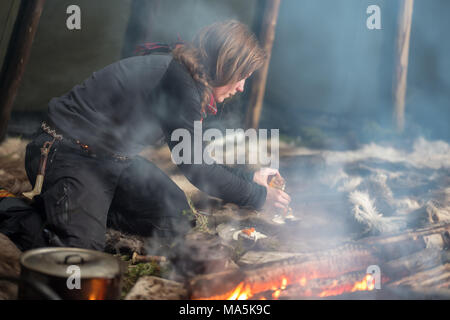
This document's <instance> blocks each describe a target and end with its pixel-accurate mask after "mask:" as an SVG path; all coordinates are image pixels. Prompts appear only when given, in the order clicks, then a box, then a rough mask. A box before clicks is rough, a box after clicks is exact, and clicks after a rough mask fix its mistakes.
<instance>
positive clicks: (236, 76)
mask: <svg viewBox="0 0 450 320" xmlns="http://www.w3.org/2000/svg"><path fill="white" fill-rule="evenodd" d="M172 54H173V57H174V58H175V59H176V60H177V61H179V62H181V63H183V64H184V65H185V66H186V67H187V69H188V70H189V73H190V74H191V75H192V77H193V78H194V80H195V81H197V82H198V83H200V84H201V86H202V87H203V93H202V111H203V112H204V111H205V109H206V105H207V104H208V103H209V100H210V95H211V94H212V88H213V87H221V86H225V85H228V84H231V83H235V82H238V81H240V80H242V79H244V78H246V77H247V76H249V75H250V74H251V73H252V72H254V71H255V70H257V69H259V68H260V67H262V65H263V64H264V62H265V60H266V54H265V52H264V50H263V49H262V48H261V47H260V45H259V43H258V40H257V39H256V36H255V35H254V34H253V32H251V31H250V30H249V28H248V27H247V26H246V25H244V24H242V23H240V22H238V21H235V20H228V21H223V22H217V23H214V24H212V25H209V26H207V27H205V28H203V29H202V30H200V32H199V33H198V34H197V35H196V36H195V38H194V40H193V41H192V43H186V44H184V45H182V46H178V47H177V48H175V49H174V50H173V51H172Z"/></svg>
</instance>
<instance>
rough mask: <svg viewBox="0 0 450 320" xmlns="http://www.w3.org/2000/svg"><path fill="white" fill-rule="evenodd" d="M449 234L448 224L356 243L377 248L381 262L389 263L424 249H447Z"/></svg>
mask: <svg viewBox="0 0 450 320" xmlns="http://www.w3.org/2000/svg"><path fill="white" fill-rule="evenodd" d="M449 232H450V223H442V224H436V225H431V226H429V227H425V228H421V229H416V230H408V231H406V232H402V233H399V234H392V235H383V236H376V237H368V238H364V239H361V240H359V241H358V243H360V244H364V245H367V246H373V247H374V248H377V251H378V252H379V253H380V254H381V258H382V260H384V261H390V260H393V259H397V258H399V257H402V256H406V255H409V254H412V253H414V252H418V251H421V250H423V249H425V248H433V247H434V248H438V249H442V248H445V247H449V246H450V237H449Z"/></svg>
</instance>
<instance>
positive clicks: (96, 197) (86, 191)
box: [25, 133, 194, 250]
mask: <svg viewBox="0 0 450 320" xmlns="http://www.w3.org/2000/svg"><path fill="white" fill-rule="evenodd" d="M49 140H52V137H51V136H49V135H48V134H46V133H41V134H39V135H38V136H37V137H36V138H35V139H34V140H33V141H32V142H31V143H29V144H28V146H27V150H26V157H25V168H26V172H27V175H28V178H29V179H30V182H31V183H32V185H34V183H35V179H36V175H37V171H38V166H39V158H40V148H41V147H42V145H43V144H44V142H45V141H49ZM35 200H36V202H37V203H39V204H40V206H41V207H42V210H43V212H45V213H44V215H43V216H44V225H45V231H47V230H49V231H50V233H51V234H52V235H53V236H55V237H50V239H56V240H57V241H56V240H55V241H53V242H54V243H49V245H59V246H69V247H80V248H88V249H94V250H103V249H104V246H105V233H106V228H107V227H111V228H114V229H117V230H120V231H123V232H127V233H130V234H138V235H142V236H152V235H155V234H157V235H158V236H159V237H162V238H167V239H168V241H170V240H171V239H173V238H175V237H178V236H182V235H184V234H186V233H187V232H188V231H189V230H190V229H191V228H192V226H193V224H194V222H193V221H192V220H191V219H190V218H189V215H188V214H186V211H187V210H189V205H188V202H187V200H186V196H185V194H184V192H183V191H182V190H181V189H180V188H179V187H178V186H177V185H176V184H175V183H174V182H173V181H172V180H171V179H170V178H169V177H168V176H167V175H166V174H165V173H164V172H163V171H161V170H160V169H159V168H158V167H156V166H155V165H154V164H152V163H151V162H149V161H147V160H146V159H144V158H142V157H139V156H138V157H136V158H134V159H130V160H117V159H115V158H113V157H109V156H92V155H91V154H89V153H87V151H85V150H83V149H82V148H81V147H79V146H78V145H76V144H74V143H72V142H71V141H68V140H62V141H56V142H55V143H54V145H53V147H52V149H51V151H50V153H49V157H48V161H47V167H46V173H45V180H44V185H43V190H42V193H41V195H40V196H37V197H35ZM51 241H52V240H50V242H51Z"/></svg>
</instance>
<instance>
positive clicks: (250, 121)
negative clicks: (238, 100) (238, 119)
mask: <svg viewBox="0 0 450 320" xmlns="http://www.w3.org/2000/svg"><path fill="white" fill-rule="evenodd" d="M280 2H281V0H267V1H266V8H265V13H264V18H263V22H262V26H261V33H260V37H259V38H260V42H261V45H262V47H263V49H264V50H265V51H266V53H267V61H266V63H265V64H264V66H263V67H262V68H261V70H259V71H258V72H256V73H255V75H254V78H253V81H252V85H251V86H252V87H251V93H250V102H249V108H248V111H247V117H246V127H247V128H255V129H256V128H258V125H259V118H260V115H261V110H262V105H263V101H264V94H265V91H266V82H267V74H268V72H269V64H270V57H271V55H272V47H273V42H274V40H275V27H276V25H277V19H278V11H279V8H280Z"/></svg>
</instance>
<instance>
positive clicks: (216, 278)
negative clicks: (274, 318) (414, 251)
mask: <svg viewBox="0 0 450 320" xmlns="http://www.w3.org/2000/svg"><path fill="white" fill-rule="evenodd" d="M379 262H380V261H379V258H378V257H377V256H376V254H374V253H373V251H372V250H370V249H368V248H366V247H362V246H356V245H345V246H342V247H339V248H337V249H333V250H327V251H323V252H319V253H314V254H310V255H308V256H302V257H293V258H289V259H286V260H284V261H281V262H275V263H268V264H267V265H264V266H262V267H259V268H255V269H243V270H242V271H241V272H225V273H222V274H213V275H208V276H206V277H205V276H199V277H196V278H194V279H192V280H191V281H190V282H189V286H190V296H191V297H192V298H193V299H200V298H208V297H215V298H217V299H224V298H226V297H227V295H229V294H230V293H232V291H233V289H234V288H236V287H237V286H238V285H239V284H240V283H241V282H243V283H244V285H245V287H246V288H247V289H248V290H249V291H251V292H252V294H257V293H261V292H265V291H268V290H271V289H272V288H273V287H274V286H275V287H276V286H277V285H279V284H280V281H282V279H283V278H284V279H286V282H287V284H288V285H290V284H294V283H302V282H304V281H305V279H317V278H333V277H334V278H335V277H337V276H340V275H343V274H345V273H349V272H354V271H360V270H364V271H365V270H366V268H367V267H368V266H370V265H373V264H379ZM224 284H225V286H224Z"/></svg>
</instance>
